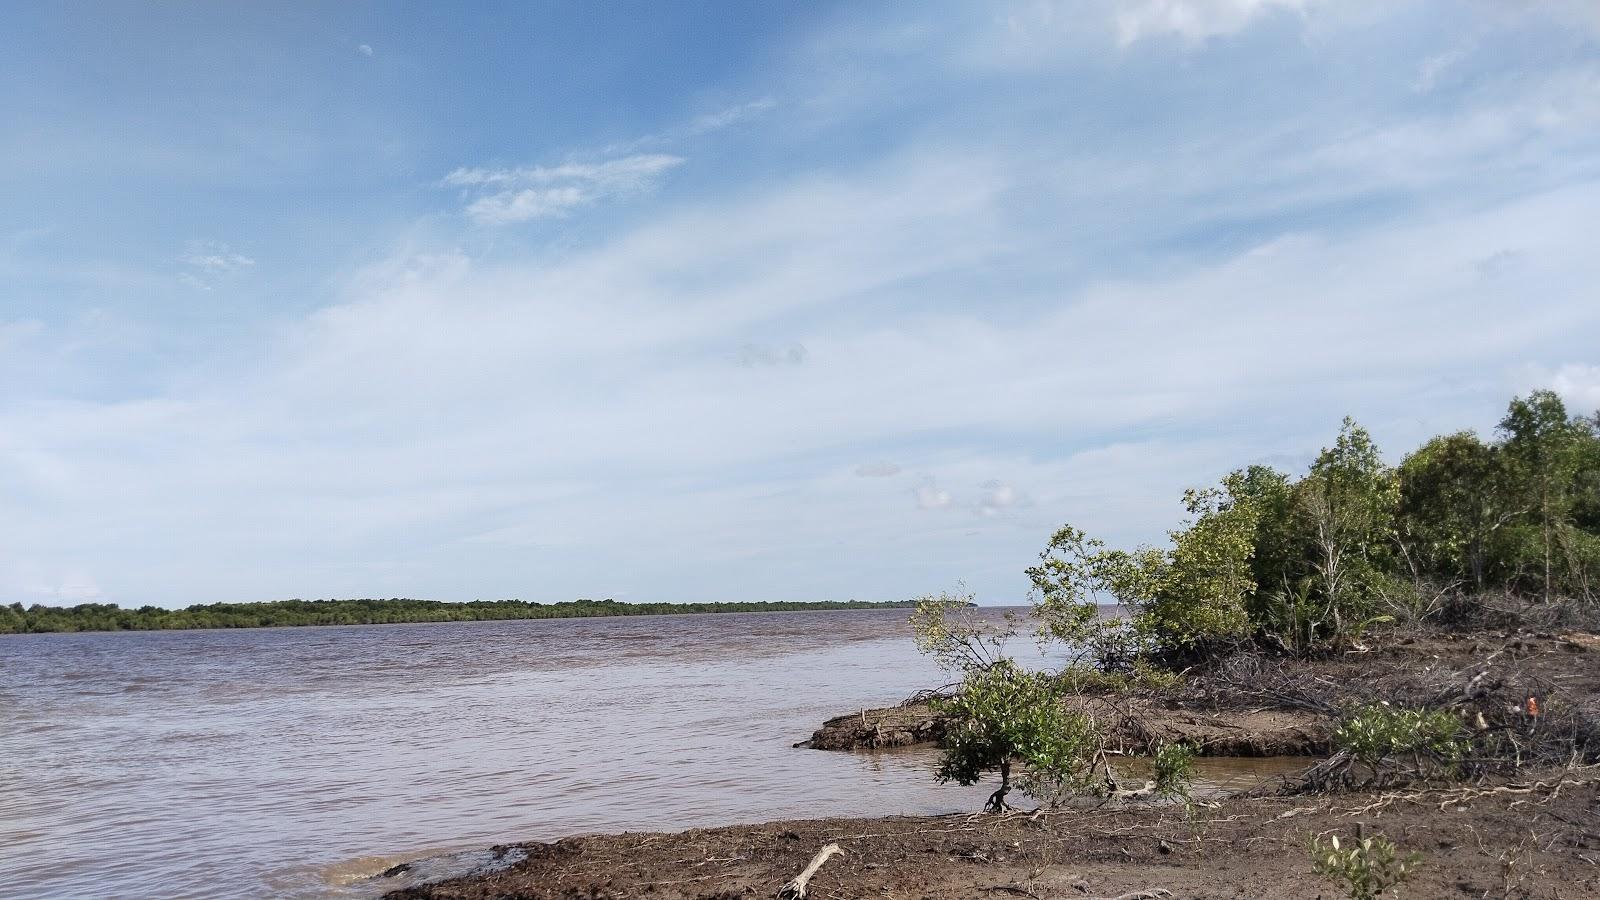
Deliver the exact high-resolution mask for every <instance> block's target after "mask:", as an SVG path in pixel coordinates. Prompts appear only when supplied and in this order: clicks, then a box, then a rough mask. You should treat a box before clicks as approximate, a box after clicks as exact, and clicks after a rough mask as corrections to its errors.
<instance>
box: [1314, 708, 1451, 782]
mask: <svg viewBox="0 0 1600 900" xmlns="http://www.w3.org/2000/svg"><path fill="white" fill-rule="evenodd" d="M1333 743H1334V746H1336V747H1338V748H1339V749H1341V750H1347V751H1349V753H1350V755H1351V756H1353V757H1354V758H1355V759H1356V761H1358V762H1361V763H1364V764H1365V765H1367V766H1368V767H1369V768H1371V769H1372V770H1373V773H1374V775H1376V773H1377V772H1378V770H1379V769H1380V768H1381V767H1383V766H1384V765H1386V764H1388V763H1392V762H1394V761H1397V760H1401V759H1404V758H1407V757H1409V758H1410V760H1411V762H1412V763H1414V764H1415V765H1416V766H1418V768H1422V767H1423V766H1424V765H1425V764H1433V765H1435V766H1443V767H1454V766H1455V765H1456V764H1457V763H1459V762H1460V761H1461V757H1462V755H1463V753H1464V752H1465V751H1466V742H1465V740H1464V739H1463V737H1462V726H1461V720H1460V719H1458V718H1456V716H1455V714H1453V713H1450V712H1447V711H1445V710H1424V709H1405V708H1403V707H1396V706H1390V705H1389V704H1387V703H1372V704H1368V705H1366V706H1363V707H1360V708H1358V709H1356V710H1355V711H1353V712H1351V713H1349V714H1348V715H1346V716H1345V718H1344V721H1342V722H1340V723H1339V725H1338V727H1337V728H1335V729H1334V732H1333Z"/></svg>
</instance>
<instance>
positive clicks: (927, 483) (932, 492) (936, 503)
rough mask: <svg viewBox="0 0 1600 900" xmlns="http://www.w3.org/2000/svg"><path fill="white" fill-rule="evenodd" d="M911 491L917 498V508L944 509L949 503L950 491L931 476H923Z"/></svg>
mask: <svg viewBox="0 0 1600 900" xmlns="http://www.w3.org/2000/svg"><path fill="white" fill-rule="evenodd" d="M911 493H912V496H914V497H916V498H917V509H945V508H946V507H948V506H949V505H950V503H951V498H950V492H949V491H947V490H945V489H943V488H941V487H939V483H938V482H937V481H935V480H934V479H933V478H931V477H929V478H924V479H923V480H922V483H921V484H919V485H917V486H916V487H915V488H913V489H912V491H911Z"/></svg>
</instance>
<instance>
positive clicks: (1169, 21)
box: [1113, 0, 1314, 46]
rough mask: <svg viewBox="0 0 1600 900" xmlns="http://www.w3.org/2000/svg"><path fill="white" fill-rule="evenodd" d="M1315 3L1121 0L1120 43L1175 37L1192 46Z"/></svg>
mask: <svg viewBox="0 0 1600 900" xmlns="http://www.w3.org/2000/svg"><path fill="white" fill-rule="evenodd" d="M1313 2H1314V0H1121V2H1119V3H1117V4H1116V5H1115V12H1114V14H1113V16H1114V21H1115V22H1116V30H1117V41H1118V42H1119V43H1120V44H1122V45H1123V46H1127V45H1128V44H1132V43H1133V42H1135V41H1138V40H1140V39H1142V38H1148V37H1158V36H1163V35H1175V36H1177V37H1178V38H1180V39H1182V40H1184V41H1188V42H1190V43H1198V42H1200V41H1204V40H1207V39H1209V38H1214V37H1220V36H1223V35H1229V34H1234V33H1236V32H1238V31H1241V30H1243V29H1244V28H1245V27H1246V26H1248V25H1250V24H1251V23H1252V22H1254V21H1255V20H1256V19H1258V18H1261V17H1264V16H1267V15H1270V14H1273V13H1281V12H1289V13H1300V12H1303V11H1304V10H1305V9H1306V8H1307V7H1308V6H1310V5H1312V3H1313Z"/></svg>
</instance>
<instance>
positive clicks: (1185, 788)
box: [1152, 741, 1194, 800]
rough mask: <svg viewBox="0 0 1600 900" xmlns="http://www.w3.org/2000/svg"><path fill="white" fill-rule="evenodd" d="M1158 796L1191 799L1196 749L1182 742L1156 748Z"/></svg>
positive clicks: (1155, 761) (1165, 744)
mask: <svg viewBox="0 0 1600 900" xmlns="http://www.w3.org/2000/svg"><path fill="white" fill-rule="evenodd" d="M1152 761H1153V762H1154V764H1155V783H1156V795H1157V796H1161V797H1180V798H1183V799H1185V800H1187V799H1188V797H1189V788H1190V786H1191V785H1193V784H1194V748H1193V747H1190V746H1189V745H1188V744H1185V743H1183V742H1181V741H1179V742H1176V743H1164V744H1162V745H1161V746H1159V747H1157V748H1156V755H1155V759H1154V760H1152Z"/></svg>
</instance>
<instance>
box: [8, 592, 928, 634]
mask: <svg viewBox="0 0 1600 900" xmlns="http://www.w3.org/2000/svg"><path fill="white" fill-rule="evenodd" d="M910 605H912V604H911V602H909V601H906V602H898V601H897V602H892V603H872V602H867V601H862V600H848V601H821V602H815V603H785V602H759V603H618V602H617V601H615V600H568V601H563V602H560V603H530V602H527V601H523V600H475V601H472V602H470V603H442V602H439V601H436V600H406V599H398V598H397V599H391V600H278V601H273V602H269V603H207V604H200V605H197V606H191V607H189V608H187V609H161V608H160V607H155V606H141V607H139V608H138V609H122V608H121V607H119V606H117V605H116V604H114V603H84V604H80V605H78V606H68V607H59V606H40V605H35V606H30V607H27V608H24V607H23V606H22V604H20V603H13V604H11V605H9V606H0V634H32V633H39V632H54V631H163V630H171V629H186V628H272V627H277V626H289V625H392V624H397V623H402V622H478V621H494V620H504V619H577V618H589V617H596V616H655V615H669V614H674V613H733V612H799V611H803V610H826V609H892V608H897V607H905V606H910Z"/></svg>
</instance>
